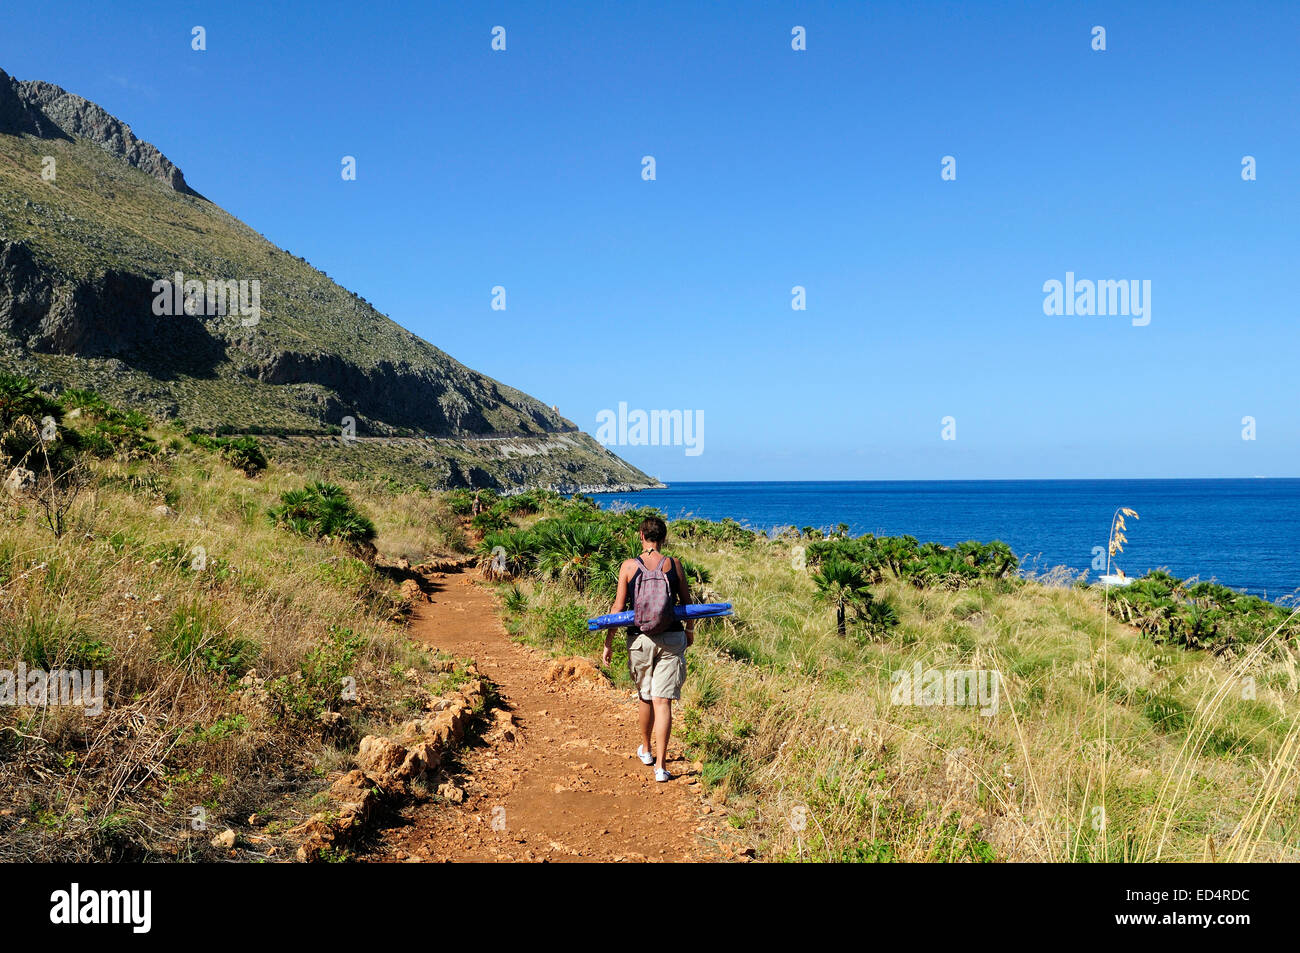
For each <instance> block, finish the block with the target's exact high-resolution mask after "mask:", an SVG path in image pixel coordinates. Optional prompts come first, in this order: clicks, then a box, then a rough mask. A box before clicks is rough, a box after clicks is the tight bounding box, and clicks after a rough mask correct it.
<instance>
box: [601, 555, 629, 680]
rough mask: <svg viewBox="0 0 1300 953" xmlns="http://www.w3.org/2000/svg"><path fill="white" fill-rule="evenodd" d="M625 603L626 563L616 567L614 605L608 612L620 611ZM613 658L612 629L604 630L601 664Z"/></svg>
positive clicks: (607, 662) (605, 663)
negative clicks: (616, 579) (616, 589)
mask: <svg viewBox="0 0 1300 953" xmlns="http://www.w3.org/2000/svg"><path fill="white" fill-rule="evenodd" d="M625 605H627V563H624V564H623V565H621V566H619V567H618V594H617V595H615V596H614V606H613V608H612V609H610V610H609V611H610V614H611V615H613V614H614V613H615V612H622V611H623V607H624V606H625ZM613 658H614V630H613V629H606V630H605V648H604V650H603V651H602V652H601V653H600V661H601V664H602V665H608V664H609V663H610V662H611V661H612V660H613Z"/></svg>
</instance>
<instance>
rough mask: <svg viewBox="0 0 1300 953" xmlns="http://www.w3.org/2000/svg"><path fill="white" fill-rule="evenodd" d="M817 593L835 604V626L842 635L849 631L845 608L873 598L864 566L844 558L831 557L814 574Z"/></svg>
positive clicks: (824, 599) (826, 600)
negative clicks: (846, 623)
mask: <svg viewBox="0 0 1300 953" xmlns="http://www.w3.org/2000/svg"><path fill="white" fill-rule="evenodd" d="M812 578H813V582H814V583H816V585H817V595H818V597H819V598H821V599H822V600H823V601H824V602H829V603H830V604H831V605H833V606H835V628H836V630H837V631H838V632H839V634H840V635H844V634H846V632H847V628H846V625H845V620H844V610H845V608H846V607H847V606H849V605H856V604H860V603H861V602H863V601H864V596H865V598H866V599H870V598H871V594H870V592H868V590H867V577H866V574H865V573H864V572H863V571H862V567H860V566H855V565H854V564H853V563H849V562H845V561H844V560H842V559H829V560H827V561H826V562H825V563H823V564H822V567H821V569H819V570H818V571H817V572H816V573H814V574H813V577H812Z"/></svg>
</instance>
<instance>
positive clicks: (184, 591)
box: [0, 375, 466, 860]
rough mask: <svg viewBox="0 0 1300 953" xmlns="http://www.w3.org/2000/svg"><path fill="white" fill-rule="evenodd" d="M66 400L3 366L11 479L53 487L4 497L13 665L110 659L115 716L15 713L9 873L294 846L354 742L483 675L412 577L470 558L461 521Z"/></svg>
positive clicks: (3, 712)
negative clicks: (419, 606) (467, 666)
mask: <svg viewBox="0 0 1300 953" xmlns="http://www.w3.org/2000/svg"><path fill="white" fill-rule="evenodd" d="M62 397H63V399H62V400H61V401H53V400H51V399H50V398H48V397H46V396H43V395H41V394H40V393H39V392H37V391H35V390H34V389H33V388H31V387H30V386H29V385H26V383H25V382H22V381H17V380H15V379H13V378H7V377H3V376H2V375H0V424H3V431H4V450H5V453H6V455H8V456H9V466H6V467H5V472H6V473H7V474H12V473H13V470H12V469H11V467H12V466H13V464H14V463H15V462H17V463H19V464H20V466H21V469H23V470H27V471H28V473H30V474H32V477H33V479H32V482H30V483H28V484H27V485H25V486H22V487H18V486H16V485H14V486H11V487H10V489H8V490H7V491H5V492H3V493H2V494H0V501H3V507H2V508H0V514H2V519H0V660H3V661H2V662H0V668H3V669H13V668H16V666H18V665H19V664H23V665H25V666H27V667H28V669H41V670H44V671H55V670H59V669H78V670H81V669H88V670H93V669H100V670H102V671H104V673H105V678H104V683H103V685H104V704H103V712H102V714H99V715H97V716H89V715H87V714H85V713H83V711H82V709H81V708H78V707H68V706H62V707H56V706H18V707H15V706H13V705H0V860H16V859H27V860H55V859H59V860H71V859H98V860H128V859H166V858H179V859H204V858H212V857H216V856H219V854H218V852H217V851H216V850H215V849H214V848H213V847H212V846H210V843H209V842H210V840H211V839H212V838H213V836H214V834H216V833H218V832H220V831H222V830H223V829H225V828H228V827H232V826H233V827H238V828H240V829H241V830H244V829H251V830H253V831H255V832H256V836H257V840H256V842H254V843H250V844H248V845H247V846H248V848H249V850H250V851H252V852H253V854H254V855H257V854H261V855H262V856H266V857H272V858H274V857H281V856H284V853H285V849H286V847H287V848H289V856H292V847H293V844H292V843H291V842H290V841H287V840H286V839H285V838H284V831H285V830H286V829H287V828H289V827H291V826H292V825H293V824H296V823H298V822H301V821H302V820H304V819H305V818H306V817H307V816H309V815H310V814H311V813H312V812H313V811H314V810H317V809H319V808H320V806H321V804H323V803H324V801H323V795H322V791H323V788H324V786H325V784H326V778H327V776H328V775H329V774H330V773H331V772H336V771H337V770H339V769H341V768H343V767H345V766H346V765H347V764H348V763H349V762H350V760H351V758H352V755H353V752H354V751H355V748H356V741H357V739H358V738H359V737H361V736H362V735H364V734H366V733H369V732H372V731H374V732H382V731H384V730H385V729H386V728H388V727H390V726H391V725H393V724H396V723H398V722H400V721H402V720H404V719H405V718H409V717H411V715H412V713H413V712H420V711H422V710H423V709H424V706H425V705H426V704H427V703H428V701H429V699H430V698H431V697H435V696H437V695H438V694H439V693H441V692H443V691H446V690H449V689H450V688H452V687H454V686H455V685H456V684H457V683H458V681H459V680H460V679H462V678H464V675H463V666H461V667H454V666H452V665H450V664H448V663H449V660H445V659H437V658H433V657H431V656H430V655H429V654H428V653H427V652H425V651H423V650H422V649H418V648H417V647H415V646H413V645H412V644H411V643H410V642H409V641H408V639H407V638H406V634H405V631H404V623H405V619H406V616H407V614H408V612H409V610H410V603H409V602H408V601H407V600H406V599H404V598H403V596H402V592H401V590H400V589H399V581H402V580H403V579H409V578H410V576H409V574H406V573H402V572H400V571H399V570H397V569H395V568H394V564H397V565H401V562H400V561H401V560H403V559H405V560H408V561H412V562H418V561H419V560H421V559H423V558H425V557H426V556H428V555H429V554H431V553H432V554H437V553H442V554H454V553H456V552H457V551H459V550H462V549H464V548H465V545H466V541H465V536H464V533H463V531H462V529H461V525H460V521H459V519H458V518H456V517H455V516H454V515H453V514H451V513H450V511H449V510H448V509H447V508H446V507H445V506H444V505H443V504H442V503H441V501H440V500H439V499H438V498H437V497H436V496H434V495H432V494H430V493H428V492H426V491H422V490H418V489H411V488H404V487H401V486H399V485H394V484H392V483H391V482H389V481H372V482H369V483H360V482H349V483H345V484H344V485H342V486H340V485H334V484H331V483H328V482H323V481H322V479H321V475H320V474H316V473H307V472H294V471H291V470H288V469H282V468H280V467H277V466H275V465H274V464H271V465H269V466H266V467H263V466H262V465H260V460H259V455H258V448H257V446H256V444H255V442H254V443H251V444H250V443H249V442H247V441H242V442H241V441H232V442H230V443H227V444H225V445H214V444H212V443H211V442H210V441H209V440H207V439H204V438H202V437H200V438H198V439H190V438H189V437H187V436H186V435H185V434H183V433H182V432H181V431H179V430H178V429H177V428H175V427H172V426H157V425H152V424H151V423H150V422H149V421H148V420H146V419H144V418H142V417H141V416H140V415H138V414H134V415H128V414H125V413H123V412H121V411H117V410H116V409H115V408H113V407H112V406H111V405H109V404H107V403H106V402H104V401H102V400H101V399H99V398H97V397H96V396H95V395H91V394H87V393H85V392H70V393H65V394H64V395H62ZM33 411H35V413H36V416H35V417H34V418H33V416H31V412H33ZM41 417H58V418H61V419H60V420H59V422H58V428H57V430H58V436H57V437H56V438H55V439H54V440H52V441H51V442H49V443H46V444H40V443H38V442H36V440H37V439H38V438H37V437H35V436H34V435H35V434H37V433H38V431H34V430H33V429H32V428H33V425H34V424H38V423H39V421H40V419H41ZM105 429H107V431H108V432H109V433H110V434H112V435H113V438H114V439H113V440H112V441H111V442H109V443H105V442H102V441H100V440H98V439H96V435H98V434H102V433H103V432H104V430H105ZM47 456H48V458H49V459H50V461H51V463H50V465H49V466H48V467H47V466H46V465H45V463H44V461H45V459H46V457H47ZM20 474H21V471H20ZM50 498H53V499H55V500H56V501H58V503H59V505H60V506H62V507H63V514H62V518H61V520H60V521H59V522H58V523H57V524H56V523H52V522H51V509H50V508H49V507H48V506H46V505H43V504H42V499H50ZM372 541H377V542H378V543H379V546H380V547H381V559H380V560H379V561H378V562H376V550H375V546H374V542H372ZM410 584H413V583H410ZM349 686H351V688H352V689H353V690H354V693H353V692H349V691H348V690H347V689H348V687H349ZM250 817H252V818H254V819H255V820H254V822H253V823H252V824H251V825H250V823H249V818H250Z"/></svg>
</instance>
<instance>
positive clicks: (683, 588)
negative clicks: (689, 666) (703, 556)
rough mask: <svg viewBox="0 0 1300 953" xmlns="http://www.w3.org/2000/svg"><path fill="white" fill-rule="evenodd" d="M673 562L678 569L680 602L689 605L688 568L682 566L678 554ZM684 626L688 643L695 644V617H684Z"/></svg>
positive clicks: (689, 585)
mask: <svg viewBox="0 0 1300 953" xmlns="http://www.w3.org/2000/svg"><path fill="white" fill-rule="evenodd" d="M673 564H674V566H675V568H676V569H677V582H678V587H679V589H680V592H679V596H678V600H677V601H678V603H679V604H680V605H684V606H689V605H690V604H691V584H690V582H688V581H687V579H686V570H685V569H683V568H682V561H681V560H680V559H678V558H677V557H676V556H674V557H673ZM682 628H683V629H685V630H686V644H687V645H694V644H695V621H694V620H693V619H683V620H682Z"/></svg>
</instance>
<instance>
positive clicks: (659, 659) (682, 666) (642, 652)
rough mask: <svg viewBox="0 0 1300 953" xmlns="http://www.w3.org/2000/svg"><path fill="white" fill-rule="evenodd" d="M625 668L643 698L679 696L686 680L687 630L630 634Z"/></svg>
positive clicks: (674, 697)
mask: <svg viewBox="0 0 1300 953" xmlns="http://www.w3.org/2000/svg"><path fill="white" fill-rule="evenodd" d="M627 668H628V671H629V672H631V673H632V681H633V682H635V683H636V690H637V694H638V695H640V696H641V698H642V700H643V701H649V700H650V699H651V698H671V699H673V700H675V701H677V700H680V699H681V697H682V683H683V682H684V681H686V633H685V632H661V633H660V634H659V635H643V634H641V633H639V632H638V633H635V634H629V635H628V639H627Z"/></svg>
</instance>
